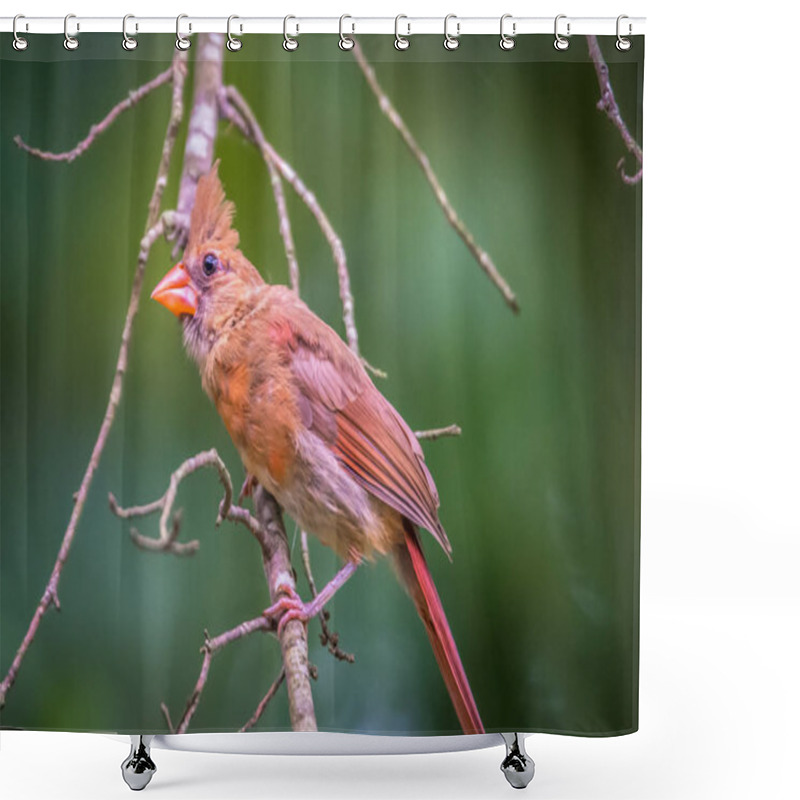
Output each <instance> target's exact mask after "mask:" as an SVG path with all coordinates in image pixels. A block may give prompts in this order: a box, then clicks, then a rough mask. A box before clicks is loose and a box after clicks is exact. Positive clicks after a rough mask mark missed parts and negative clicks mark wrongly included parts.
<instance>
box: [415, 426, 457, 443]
mask: <svg viewBox="0 0 800 800" xmlns="http://www.w3.org/2000/svg"><path fill="white" fill-rule="evenodd" d="M414 435H415V436H416V437H417V439H420V440H423V439H428V440H430V441H433V440H434V439H440V438H441V437H442V436H461V428H459V427H458V425H448V426H447V427H446V428H431V430H429V431H414Z"/></svg>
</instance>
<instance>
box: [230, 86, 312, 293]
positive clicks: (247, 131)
mask: <svg viewBox="0 0 800 800" xmlns="http://www.w3.org/2000/svg"><path fill="white" fill-rule="evenodd" d="M229 91H231V93H232V94H233V96H234V97H235V99H236V101H237V102H236V105H234V103H233V102H231V99H230V97H229V96H228V92H229ZM218 100H219V105H220V114H221V116H222V117H223V118H224V119H227V120H229V121H230V122H231V123H232V124H233V125H235V126H236V127H237V128H238V129H239V130H240V131H241V133H242V134H244V136H245V138H247V139H249V140H250V141H251V142H253V144H255V146H256V147H257V148H258V149H259V150H260V151H261V156H262V158H263V159H264V162H265V163H266V165H267V168H268V169H269V179H270V183H271V184H272V193H273V195H274V197H275V206H276V208H277V211H278V229H279V231H280V234H281V238H282V239H283V249H284V251H285V252H286V262H287V264H288V267H289V284H290V286H291V287H292V289H294V290H295V292H297V294H300V268H299V267H298V265H297V254H296V249H295V246H294V238H293V237H292V225H291V223H290V221H289V212H288V210H287V208H286V197H285V195H284V193H283V181H282V180H281V175H280V172H279V170H278V166H277V164H276V163H275V159H274V158H273V151H272V150H271V148H270V147H269V146H268V144H267V140H266V137H265V136H264V131H263V130H262V129H261V126H260V125H259V124H258V120H257V119H256V117H255V114H254V113H253V111H252V109H251V108H250V106H249V105H248V104H247V103H246V102H245V100H244V98H243V97H242V96H241V94H239V92H238V91H237V90H236V89H234V88H232V87H227V86H225V87H223V88H222V90H221V91H220V93H219V97H218Z"/></svg>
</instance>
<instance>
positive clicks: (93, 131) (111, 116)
mask: <svg viewBox="0 0 800 800" xmlns="http://www.w3.org/2000/svg"><path fill="white" fill-rule="evenodd" d="M173 76H174V66H170V68H169V69H165V70H164V71H163V72H162V73H161V74H160V75H156V77H155V78H153V80H151V81H148V82H147V83H145V84H144V85H143V86H140V87H139V88H138V89H134V90H132V91H131V92H129V93H128V96H127V97H126V98H125V99H124V100H121V101H120V102H119V103H117V104H116V105H115V106H114V107H113V108H112V109H111V111H109V112H108V114H106V116H105V117H104V118H103V119H102V120H101V121H100V122H98V123H97V124H95V125H92V127H91V128H89V134H88V136H86V138H85V139H82V140H81V141H80V142H78V144H76V145H75V147H73V148H72V150H67V151H65V152H63V153H50V152H48V151H46V150H40V149H39V148H38V147H31V145H29V144H26V143H25V142H24V141H23V139H22V137H21V136H19V135H18V136H15V137H14V143H15V144H16V145H17V147H19V148H21V149H22V150H24V151H25V152H26V153H29V154H30V155H32V156H36V158H41V159H42V160H43V161H66V162H67V163H71V162H73V161H74V160H75V159H76V158H78V157H79V156H82V155H83V154H84V153H85V152H86V151H87V150H88V149H89V148H90V147H91V146H92V144H93V143H94V140H95V139H96V138H97V137H98V136H99V135H100V134H101V133H104V132H105V131H106V130H108V128H109V127H111V123H112V122H114V120H115V119H116V118H117V117H118V116H119V115H120V114H122V112H123V111H127V110H128V109H129V108H133V106H135V105H136V104H137V103H138V102H139V101H140V100H142V99H143V98H144V97H147V95H148V94H150V92H152V91H154V90H155V89H158V87H159V86H163V85H164V84H165V83H169V82H170V81H171V80H173Z"/></svg>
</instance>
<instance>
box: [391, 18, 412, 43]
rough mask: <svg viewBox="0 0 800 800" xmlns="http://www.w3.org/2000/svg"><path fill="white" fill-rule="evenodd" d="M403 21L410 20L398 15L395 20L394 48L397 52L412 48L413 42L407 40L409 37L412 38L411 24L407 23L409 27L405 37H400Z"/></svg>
mask: <svg viewBox="0 0 800 800" xmlns="http://www.w3.org/2000/svg"><path fill="white" fill-rule="evenodd" d="M401 19H408V17H407V16H406V15H405V14H398V15H397V16H396V17H395V18H394V46H395V49H396V50H408V48H409V47H411V42H410V41H409V40H408V39H407V38H406V37H407V36H411V23H410V22H407V23H406V24H407V25H408V33H407V34H406V35H405V36H401V35H400V20H401Z"/></svg>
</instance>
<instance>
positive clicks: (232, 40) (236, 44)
mask: <svg viewBox="0 0 800 800" xmlns="http://www.w3.org/2000/svg"><path fill="white" fill-rule="evenodd" d="M235 19H239V17H237V16H236V14H231V15H230V16H229V17H228V43H227V44H226V45H225V46H226V47H227V48H228V50H230V51H231V53H236V52H238V51H239V50H241V49H242V40H241V39H237V38H236V37H235V36H234V35H233V34H232V33H231V22H233V20H235ZM241 32H242V26H241V25H239V33H241Z"/></svg>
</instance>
